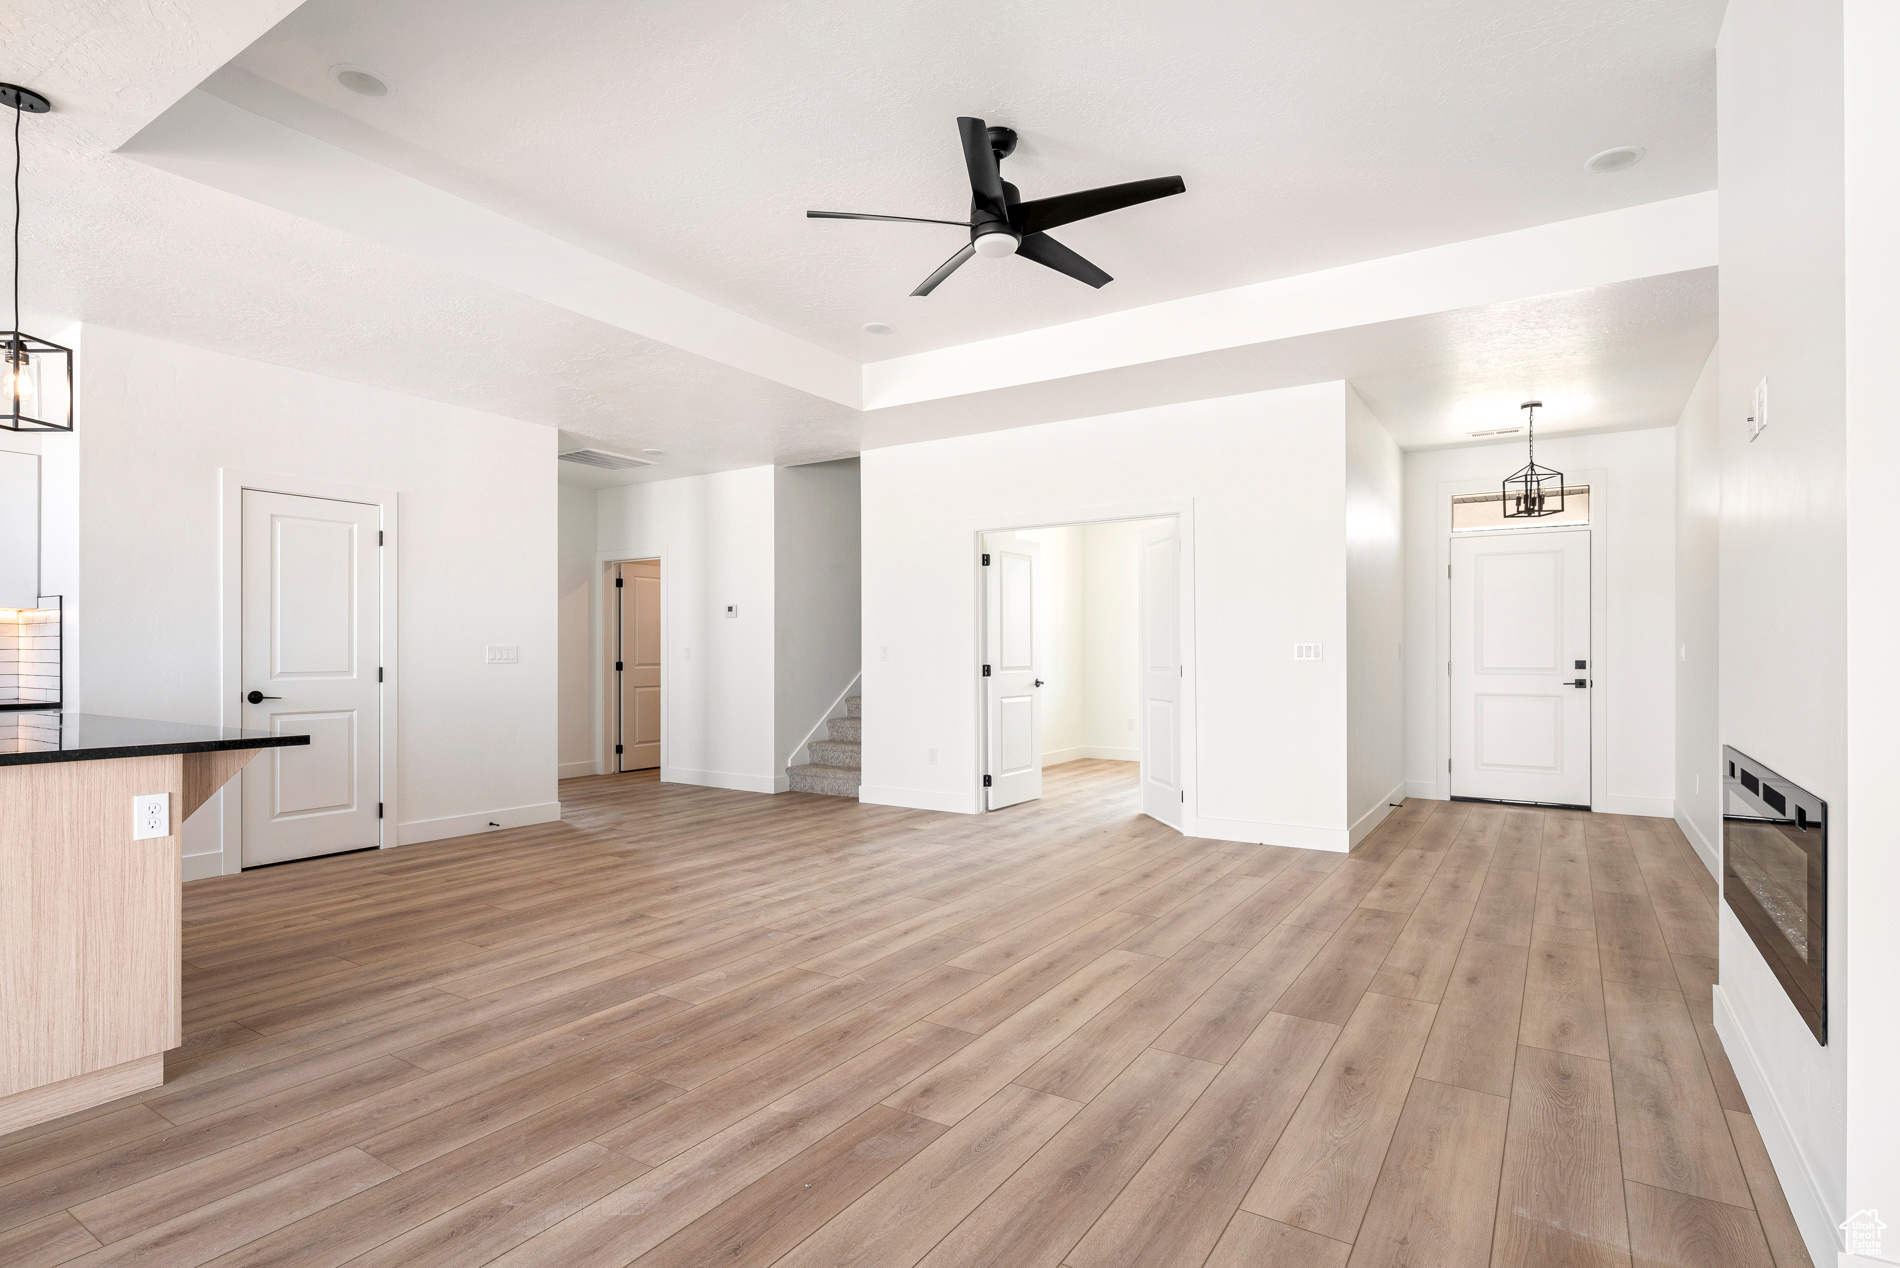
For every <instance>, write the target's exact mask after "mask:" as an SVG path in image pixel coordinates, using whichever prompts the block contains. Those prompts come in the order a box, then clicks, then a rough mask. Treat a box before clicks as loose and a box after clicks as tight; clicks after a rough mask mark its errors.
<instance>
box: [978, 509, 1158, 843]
mask: <svg viewBox="0 0 1900 1268" xmlns="http://www.w3.org/2000/svg"><path fill="white" fill-rule="evenodd" d="M1181 545H1182V534H1181V527H1180V518H1179V517H1178V516H1174V515H1166V516H1158V517H1149V518H1142V519H1123V520H1103V521H1095V522H1086V523H1074V524H1055V525H1047V526H1040V527H1035V528H1018V529H1011V530H1007V531H993V532H985V533H982V534H980V536H979V549H980V553H981V560H980V561H979V571H980V573H981V575H982V590H983V601H982V612H983V631H982V639H981V647H982V656H983V667H982V671H981V673H982V693H981V708H982V728H981V734H982V737H983V741H982V744H983V752H982V759H983V760H982V763H981V770H982V774H983V780H984V787H983V800H982V805H983V808H984V809H985V810H998V809H1002V808H1004V807H1006V806H1012V805H1016V804H1019V803H1021V802H1024V801H1031V800H1034V799H1036V798H1039V797H1041V796H1042V793H1043V773H1044V771H1045V770H1046V769H1048V768H1052V767H1059V766H1064V765H1067V764H1069V763H1072V762H1078V761H1086V762H1089V763H1092V764H1093V763H1110V762H1112V763H1123V764H1125V769H1126V771H1127V778H1128V779H1129V780H1130V781H1136V780H1138V781H1139V786H1140V789H1141V798H1140V805H1141V810H1142V813H1144V814H1147V815H1149V816H1151V817H1153V818H1155V819H1159V820H1160V821H1161V822H1163V823H1166V824H1168V825H1169V826H1171V827H1174V828H1177V829H1179V828H1181V827H1182V824H1183V822H1184V810H1185V804H1184V803H1185V799H1186V794H1185V791H1184V788H1183V784H1182V776H1181V765H1182V764H1181V759H1180V753H1181V725H1182V721H1181V720H1182V707H1181V705H1182V685H1183V677H1184V673H1185V670H1184V667H1183V664H1182V651H1183V640H1182V638H1181V636H1180V627H1181V616H1182V611H1183V605H1182V602H1181V587H1182V564H1181ZM1098 769H1102V773H1103V774H1104V775H1105V776H1106V775H1108V774H1112V768H1105V769H1104V768H1098Z"/></svg>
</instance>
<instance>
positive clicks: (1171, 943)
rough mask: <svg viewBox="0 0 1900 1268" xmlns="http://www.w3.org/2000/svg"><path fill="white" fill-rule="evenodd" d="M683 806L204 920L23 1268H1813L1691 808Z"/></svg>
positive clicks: (294, 880)
mask: <svg viewBox="0 0 1900 1268" xmlns="http://www.w3.org/2000/svg"><path fill="white" fill-rule="evenodd" d="M1134 793H1135V789H1134V784H1133V780H1132V768H1130V767H1128V766H1126V765H1124V764H1119V763H1108V762H1074V763H1070V764H1068V765H1064V766H1060V767H1056V768H1053V769H1052V770H1051V771H1050V772H1049V778H1048V795H1047V796H1046V797H1045V798H1044V799H1043V800H1042V801H1041V802H1038V803H1034V804H1029V805H1024V806H1019V807H1016V808H1014V809H1011V810H1008V811H1004V812H1001V813H997V814H992V815H987V816H981V817H966V816H956V815H941V814H931V813H926V812H922V811H906V810H895V809H890V808H884V807H875V806H861V805H859V804H858V803H857V802H855V801H850V800H846V799H842V798H835V797H812V796H803V795H794V794H787V795H784V796H778V797H760V796H753V795H748V794H743V793H731V792H721V791H715V790H710V789H702V788H688V787H682V786H677V785H662V784H659V783H657V782H655V781H654V780H653V778H652V776H651V774H645V775H624V776H607V777H603V778H599V779H585V780H572V781H568V782H567V783H565V784H563V785H562V796H563V803H564V806H565V808H566V812H567V818H566V820H565V821H564V822H562V823H558V824H548V825H544V826H541V827H536V828H528V829H519V830H513V831H507V832H496V833H492V834H490V835H487V836H481V837H472V838H464V839H461V840H456V841H444V842H438V843H434V844H430V845H420V846H410V847H407V848H404V849H401V850H394V851H387V852H381V853H370V854H358V855H350V856H344V857H339V858H333V859H325V860H316V861H312V862H307V863H300V864H293V865H289V866H285V867H279V868H272V869H266V870H262V871H257V872H252V873H248V874H245V875H242V876H234V877H223V878H218V879H215V880H209V881H200V882H195V883H193V884H191V885H190V886H187V888H186V922H187V923H186V932H185V959H186V965H187V967H186V970H185V1027H186V1042H185V1045H184V1047H183V1048H181V1049H178V1050H176V1051H174V1052H173V1053H172V1054H170V1058H169V1060H168V1077H167V1081H166V1083H165V1085H164V1086H163V1087H162V1088H157V1089H153V1090H151V1091H149V1092H146V1093H142V1094H139V1095H136V1096H132V1097H128V1098H126V1099H124V1100H121V1101H116V1102H113V1103H112V1104H110V1105H106V1106H102V1107H99V1108H97V1109H94V1110H91V1111H88V1112H86V1113H84V1114H80V1115H74V1116H72V1117H70V1118H66V1119H62V1120H59V1121H57V1122H53V1123H48V1124H44V1125H42V1126H40V1127H36V1128H33V1129H30V1130H28V1131H24V1132H19V1133H15V1134H13V1135H10V1136H0V1263H4V1264H7V1265H10V1266H12V1268H20V1266H22V1265H27V1266H33V1268H38V1266H41V1265H52V1264H75V1265H96V1264H108V1263H109V1264H120V1263H141V1264H164V1265H194V1264H205V1263H209V1264H216V1265H219V1268H237V1266H238V1265H243V1266H245V1268H262V1266H263V1265H300V1266H301V1265H336V1264H345V1263H347V1264H354V1265H388V1266H390V1268H423V1266H425V1265H442V1266H444V1268H472V1266H474V1265H480V1264H487V1263H493V1264H497V1265H507V1266H508V1268H521V1266H524V1265H548V1266H550V1268H553V1266H558V1268H586V1266H589V1265H602V1266H606V1265H621V1264H628V1263H635V1262H637V1263H639V1264H641V1265H681V1266H685V1265H711V1264H727V1265H766V1264H781V1265H786V1266H788V1268H789V1266H793V1265H796V1266H798V1268H806V1266H812V1268H816V1266H818V1265H824V1266H825V1268H831V1266H833V1265H844V1264H853V1265H865V1266H866V1268H906V1266H907V1265H912V1264H923V1265H927V1266H928V1268H949V1266H951V1265H976V1264H983V1265H1010V1266H1014V1265H1052V1266H1053V1265H1068V1266H1069V1268H1109V1266H1111V1265H1115V1266H1126V1268H1137V1266H1139V1268H1175V1266H1179V1268H1189V1266H1192V1265H1208V1266H1209V1268H1242V1266H1246V1268H1260V1266H1263V1265H1279V1266H1286V1268H1293V1266H1299V1268H1307V1266H1323V1265H1344V1264H1348V1263H1350V1264H1351V1265H1353V1266H1354V1268H1363V1266H1370V1265H1398V1264H1405V1265H1410V1266H1411V1268H1424V1266H1426V1265H1435V1264H1444V1265H1473V1266H1474V1268H1475V1266H1478V1265H1485V1264H1493V1265H1512V1266H1516V1265H1524V1266H1525V1268H1556V1266H1558V1265H1614V1264H1621V1265H1652V1264H1696V1265H1709V1266H1711V1268H1715V1266H1719V1268H1768V1266H1770V1265H1773V1266H1774V1268H1796V1266H1797V1265H1806V1264H1807V1262H1808V1261H1807V1258H1806V1256H1805V1254H1804V1253H1803V1252H1802V1250H1801V1247H1800V1243H1799V1239H1798V1237H1797V1235H1796V1233H1795V1231H1794V1228H1793V1223H1792V1220H1791V1218H1790V1216H1789V1213H1788V1208H1787V1204H1786V1202H1785V1201H1784V1200H1783V1197H1782V1194H1781V1190H1780V1188H1779V1187H1778V1186H1777V1184H1776V1182H1775V1177H1774V1175H1773V1173H1772V1172H1771V1171H1770V1170H1769V1167H1768V1163H1767V1157H1766V1154H1765V1153H1764V1152H1763V1149H1762V1145H1761V1140H1760V1137H1759V1136H1758V1135H1757V1133H1756V1131H1755V1127H1754V1120H1753V1119H1752V1118H1751V1117H1750V1116H1749V1113H1748V1106H1747V1105H1746V1104H1745V1103H1744V1102H1743V1100H1742V1096H1741V1092H1740V1090H1739V1088H1737V1086H1736V1084H1735V1079H1734V1076H1733V1074H1732V1073H1731V1072H1730V1070H1729V1068H1728V1064H1727V1062H1726V1060H1725V1059H1724V1058H1723V1056H1722V1052H1721V1047H1720V1044H1719V1042H1718V1041H1717V1039H1716V1036H1715V1031H1714V1029H1713V1027H1712V1025H1711V1024H1710V1018H1709V1006H1710V1005H1709V986H1710V983H1711V981H1712V979H1713V977H1714V970H1715V953H1716V948H1715V908H1714V887H1713V885H1712V883H1711V882H1710V878H1709V876H1708V873H1707V872H1706V870H1705V869H1703V868H1702V866H1701V864H1700V863H1699V862H1698V861H1697V860H1696V859H1695V858H1694V856H1693V855H1692V854H1691V853H1690V851H1689V849H1688V847H1687V845H1686V844H1685V843H1684V842H1683V841H1682V839H1681V838H1680V836H1679V835H1678V834H1677V833H1676V832H1675V830H1674V827H1673V825H1671V824H1668V823H1667V822H1665V821H1662V820H1655V819H1632V818H1620V817H1616V816H1610V815H1586V814H1578V813H1572V812H1559V811H1550V812H1540V811H1528V810H1506V809H1502V808H1498V807H1491V806H1468V805H1463V804H1451V803H1442V802H1408V803H1406V805H1405V806H1404V808H1403V809H1401V810H1398V811H1395V812H1394V813H1393V816H1392V817H1391V818H1390V819H1389V820H1387V821H1386V823H1385V824H1383V825H1382V826H1381V827H1380V828H1379V829H1378V831H1377V832H1376V833H1375V834H1374V835H1373V836H1372V838H1371V839H1369V840H1368V841H1367V842H1366V843H1365V844H1364V845H1362V846H1361V847H1360V848H1359V849H1358V850H1356V851H1354V852H1353V854H1352V855H1351V856H1350V857H1348V856H1344V855H1338V854H1325V853H1320V852H1316V851H1308V850H1295V849H1283V848H1277V847H1270V846H1250V845H1236V844H1233V843H1229V842H1220V841H1204V840H1193V839H1184V838H1182V837H1180V836H1178V835H1176V834H1175V833H1173V832H1171V831H1169V830H1167V829H1166V828H1163V827H1161V826H1160V825H1158V824H1155V823H1153V822H1152V821H1150V820H1146V819H1143V818H1141V817H1139V816H1138V815H1137V814H1136V813H1135V810H1134V805H1135V796H1134Z"/></svg>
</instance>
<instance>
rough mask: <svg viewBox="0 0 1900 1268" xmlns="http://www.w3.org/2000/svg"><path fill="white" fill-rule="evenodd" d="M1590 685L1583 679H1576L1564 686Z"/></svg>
mask: <svg viewBox="0 0 1900 1268" xmlns="http://www.w3.org/2000/svg"><path fill="white" fill-rule="evenodd" d="M1589 685H1590V684H1589V683H1587V682H1585V681H1584V680H1583V679H1581V678H1577V679H1574V680H1573V681H1570V682H1567V683H1565V684H1564V686H1566V687H1588V686H1589Z"/></svg>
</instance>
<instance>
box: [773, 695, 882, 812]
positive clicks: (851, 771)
mask: <svg viewBox="0 0 1900 1268" xmlns="http://www.w3.org/2000/svg"><path fill="white" fill-rule="evenodd" d="M844 707H845V716H844V717H842V718H832V719H831V720H830V721H828V722H826V723H825V738H824V739H822V740H813V741H812V742H811V743H810V744H809V745H807V746H806V748H807V751H808V752H810V754H811V761H810V763H808V764H807V765H804V766H791V767H787V768H786V771H785V773H786V775H787V776H789V777H790V778H791V781H792V791H793V792H802V793H819V794H821V795H823V796H826V797H855V796H857V795H858V784H859V782H860V781H861V780H862V778H863V775H864V771H863V769H862V768H863V765H864V763H863V760H862V757H863V746H862V745H861V744H860V743H859V741H860V740H861V739H862V737H863V728H864V697H863V696H849V697H847V698H846V699H845V702H844Z"/></svg>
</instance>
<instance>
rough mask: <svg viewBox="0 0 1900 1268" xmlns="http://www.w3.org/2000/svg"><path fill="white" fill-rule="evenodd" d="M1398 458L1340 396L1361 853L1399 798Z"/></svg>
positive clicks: (1351, 758)
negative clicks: (1343, 410) (1363, 842)
mask: <svg viewBox="0 0 1900 1268" xmlns="http://www.w3.org/2000/svg"><path fill="white" fill-rule="evenodd" d="M1404 467H1405V464H1404V456H1403V454H1401V453H1400V451H1399V446H1398V444H1397V442H1395V441H1394V440H1393V439H1392V436H1391V433H1389V432H1387V431H1386V429H1385V424H1384V423H1381V422H1380V421H1379V420H1378V418H1377V417H1376V416H1375V415H1374V414H1373V412H1372V411H1371V410H1370V409H1368V408H1366V403H1365V402H1364V401H1362V400H1360V399H1359V393H1357V392H1355V391H1354V390H1353V389H1352V387H1351V386H1350V385H1348V387H1347V388H1346V625H1347V643H1346V656H1347V672H1346V749H1347V752H1346V768H1347V771H1348V779H1347V807H1346V809H1347V814H1348V817H1349V819H1350V822H1351V824H1352V829H1351V831H1352V840H1353V841H1354V843H1357V842H1359V841H1361V840H1363V839H1364V838H1365V836H1366V834H1367V833H1369V832H1371V831H1372V829H1374V828H1376V827H1378V826H1379V823H1380V821H1382V820H1383V819H1384V818H1385V817H1386V815H1388V814H1390V813H1391V807H1392V803H1394V802H1397V801H1398V800H1400V799H1401V798H1402V797H1403V795H1404V792H1405V681H1404V679H1405V667H1404V664H1403V663H1402V660H1401V651H1402V646H1403V643H1404V641H1405V559H1404V543H1403V540H1402V535H1403V533H1402V530H1403V522H1404V516H1403V508H1404V497H1405V472H1404Z"/></svg>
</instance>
